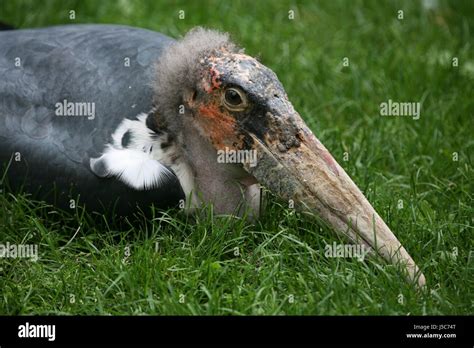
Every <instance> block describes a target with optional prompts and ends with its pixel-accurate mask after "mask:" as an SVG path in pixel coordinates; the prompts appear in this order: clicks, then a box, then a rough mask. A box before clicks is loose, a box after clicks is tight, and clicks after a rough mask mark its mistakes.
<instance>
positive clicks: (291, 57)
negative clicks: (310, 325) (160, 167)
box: [0, 0, 474, 315]
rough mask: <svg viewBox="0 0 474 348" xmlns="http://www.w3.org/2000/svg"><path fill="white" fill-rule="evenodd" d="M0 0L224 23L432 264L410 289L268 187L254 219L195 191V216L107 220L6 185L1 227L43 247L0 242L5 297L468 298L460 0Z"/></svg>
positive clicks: (218, 308) (469, 142)
mask: <svg viewBox="0 0 474 348" xmlns="http://www.w3.org/2000/svg"><path fill="white" fill-rule="evenodd" d="M0 6H1V7H0V9H1V11H0V21H3V22H7V23H11V24H13V25H16V26H18V27H22V28H23V27H25V28H26V27H40V26H47V25H54V24H61V23H88V22H94V23H120V24H127V25H133V26H139V27H145V28H150V29H153V30H156V31H160V32H163V33H165V34H168V35H170V36H174V37H179V36H180V35H183V34H184V33H185V32H186V31H187V30H188V29H189V28H191V27H193V26H196V25H202V26H207V27H212V28H217V29H221V30H224V31H228V32H230V33H231V34H232V36H233V37H234V38H235V39H236V41H238V42H239V43H241V44H242V45H243V46H244V47H246V51H247V53H249V54H252V55H257V56H259V57H260V59H261V61H262V62H263V63H264V64H266V65H267V66H269V67H270V68H272V69H273V70H274V71H275V72H276V73H277V75H278V76H279V78H280V80H281V81H282V83H283V84H284V86H285V87H286V90H287V92H288V94H289V97H290V100H292V102H293V104H294V106H295V108H296V109H297V110H298V111H299V112H300V113H301V115H302V117H303V118H304V119H305V120H306V122H307V123H308V125H309V126H310V127H311V128H312V130H313V131H314V132H315V134H316V135H317V136H318V137H319V139H320V140H321V141H322V142H323V143H324V144H325V145H326V147H327V148H328V149H329V150H330V151H331V152H332V153H333V155H334V156H335V158H336V160H337V161H338V162H339V163H340V164H341V165H342V166H343V167H344V168H345V169H346V171H347V172H348V174H349V175H350V176H351V177H352V178H353V179H354V181H355V182H356V183H357V185H358V186H359V187H360V188H361V189H362V190H363V191H364V192H365V194H366V195H367V197H368V199H369V200H370V202H371V203H372V204H373V205H374V207H375V208H376V210H377V211H378V212H379V213H380V215H381V216H382V218H383V219H384V220H385V221H386V222H387V224H388V225H389V226H390V227H391V229H392V230H393V231H394V232H395V234H396V235H397V236H398V238H399V239H400V240H401V242H402V243H403V245H404V246H405V247H406V249H407V250H408V251H409V253H410V254H411V255H412V256H413V258H414V259H415V260H416V261H417V263H418V264H419V265H420V267H421V268H422V269H423V272H424V274H425V275H426V278H427V282H428V285H427V288H426V289H425V290H423V291H417V290H415V289H414V288H413V287H412V286H410V285H409V284H407V283H406V282H405V281H404V279H403V278H402V276H400V272H399V270H398V269H397V268H396V267H395V266H392V265H388V264H386V263H384V262H382V261H381V260H380V259H377V258H373V259H369V260H366V261H365V262H358V261H356V260H355V259H344V258H326V257H325V256H324V246H325V245H326V244H331V243H333V242H334V241H338V239H337V238H336V237H335V236H334V234H333V233H332V232H331V231H329V230H327V229H326V228H323V227H320V226H319V225H318V224H317V222H315V221H313V220H311V219H310V218H307V217H302V216H299V215H297V214H295V213H293V212H291V211H289V210H287V209H285V207H283V206H281V204H280V203H278V202H277V201H276V200H274V199H272V200H271V201H270V203H269V205H268V209H267V210H266V212H265V213H264V215H263V217H262V219H261V220H259V221H257V222H255V223H252V222H248V221H244V220H241V219H238V218H235V217H215V216H213V214H212V209H210V208H207V209H204V211H203V214H201V215H200V216H199V217H186V216H185V215H183V214H181V213H179V212H176V211H170V212H168V213H167V214H165V215H162V216H159V215H157V217H156V218H155V219H154V220H153V221H145V220H144V218H140V217H138V218H137V219H135V220H133V219H132V220H129V221H128V222H125V223H123V224H121V225H120V224H117V223H116V222H111V221H105V220H103V219H100V217H99V218H95V219H92V218H91V216H89V215H88V214H83V213H82V212H81V210H77V211H75V212H72V213H62V212H57V211H56V210H54V208H52V207H47V206H45V204H44V203H41V202H34V201H31V200H29V199H28V197H26V196H25V195H11V194H10V193H8V192H6V191H5V190H4V191H3V192H2V193H1V194H0V206H1V209H0V242H1V243H6V242H7V241H8V242H10V243H36V244H39V252H40V259H39V260H38V261H37V262H30V261H28V260H24V259H0V277H1V280H0V313H1V314H38V313H40V314H52V313H54V314H119V315H120V314H317V315H323V314H330V315H332V314H357V315H361V314H390V315H394V314H396V315H408V314H409V315H415V314H423V315H424V314H435V315H437V314H473V313H474V291H473V290H474V252H473V250H474V231H473V217H474V208H473V199H472V194H473V182H474V176H473V166H472V161H473V155H472V154H473V151H474V140H473V130H474V98H473V96H474V88H473V86H474V82H473V80H474V54H473V51H474V48H473V43H474V41H473V39H472V35H473V34H474V3H473V2H472V1H469V0H468V1H439V7H438V8H437V9H435V10H430V11H426V10H423V8H422V6H421V4H420V3H419V2H418V1H364V2H362V1H350V2H349V1H333V0H332V1H319V2H314V1H308V2H299V1H274V2H270V1H268V2H266V1H225V2H217V1H210V2H208V3H204V2H201V1H199V2H197V1H196V2H194V1H193V2H191V1H189V2H188V1H177V2H174V1H173V2H172V1H170V2H161V1H147V2H144V1H143V2H142V1H118V2H115V1H110V2H109V1H100V2H99V1H44V2H38V1H18V0H16V1H15V0H13V1H12V0H3V1H2V3H1V5H0ZM400 9H401V10H403V11H404V19H403V20H399V19H397V11H398V10H400ZM69 10H75V11H76V19H75V20H74V21H71V20H69V19H68V13H69ZM179 10H184V11H185V14H186V18H185V19H184V20H179V19H178V11H179ZM289 10H294V11H295V19H294V20H289V19H288V11H289ZM344 57H348V58H349V62H350V66H349V67H343V65H342V59H343V58H344ZM452 57H458V59H459V66H458V67H453V66H452V64H451V59H452ZM0 83H1V81H0ZM388 99H392V100H398V101H421V102H422V103H423V104H422V111H421V117H420V119H419V120H413V119H411V118H407V117H398V118H396V117H392V118H388V117H381V116H379V104H380V103H381V102H383V101H386V100H388ZM453 153H456V154H457V156H458V160H457V161H454V160H453ZM345 154H346V156H347V155H348V160H347V161H345V160H344V155H345ZM400 202H402V204H403V207H400V206H399V204H400ZM78 229H79V231H78ZM76 232H77V233H76ZM73 236H75V237H74V238H72V237H73ZM156 243H158V244H156ZM157 245H158V248H157V247H156V246H157ZM127 248H129V250H130V256H128V258H126V260H125V261H124V256H125V252H126V250H127ZM456 248H457V256H455V255H456V253H453V250H456ZM236 251H238V253H237V252H236ZM402 297H403V301H400V300H401V299H402ZM400 302H401V303H400Z"/></svg>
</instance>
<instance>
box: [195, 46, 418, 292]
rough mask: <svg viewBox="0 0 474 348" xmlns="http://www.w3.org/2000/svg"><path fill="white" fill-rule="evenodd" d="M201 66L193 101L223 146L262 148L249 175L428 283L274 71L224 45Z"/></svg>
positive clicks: (205, 130) (215, 142) (212, 138)
mask: <svg viewBox="0 0 474 348" xmlns="http://www.w3.org/2000/svg"><path fill="white" fill-rule="evenodd" d="M201 65H202V71H201V76H202V79H201V80H200V84H199V86H197V87H196V90H195V91H192V92H191V93H189V95H188V98H187V99H186V103H187V107H188V108H190V109H191V111H192V114H193V117H194V120H195V121H194V122H196V123H197V125H198V128H199V129H201V134H204V135H205V136H207V137H208V139H209V142H210V144H212V147H213V148H214V149H215V150H216V151H218V150H225V149H226V148H227V149H232V150H236V151H239V150H254V151H256V153H257V159H258V160H257V162H256V163H257V164H256V165H250V163H245V162H244V163H242V165H241V166H242V168H243V169H244V170H245V172H246V173H248V176H247V178H246V180H248V181H249V182H252V181H253V180H256V181H258V182H259V183H260V184H262V185H264V186H266V187H267V188H268V189H269V190H270V191H272V192H273V193H274V194H276V195H278V196H279V197H281V198H282V199H285V200H293V201H294V202H295V205H296V206H297V207H298V208H299V209H300V210H302V211H306V212H310V213H314V214H315V215H317V216H318V217H320V218H321V219H322V220H323V221H324V222H326V223H327V224H328V225H329V226H331V227H332V228H333V229H334V230H335V231H337V232H338V233H342V234H343V235H344V236H346V237H347V238H348V239H349V240H350V241H352V242H354V243H359V244H362V245H364V246H365V247H367V248H370V249H371V250H372V251H376V252H377V253H378V254H380V255H381V256H383V257H384V258H385V259H386V260H388V261H389V262H393V263H400V264H401V266H402V267H403V269H404V272H405V273H406V276H407V278H408V279H409V280H410V281H414V282H416V283H417V284H418V285H419V286H423V285H424V284H425V278H424V276H423V274H421V272H420V270H419V269H418V267H417V266H416V264H415V262H414V261H413V260H412V258H411V257H410V255H409V254H408V253H407V251H406V250H405V249H404V248H403V246H402V245H401V244H400V242H399V241H398V240H397V238H396V237H395V235H394V234H393V233H392V232H391V231H390V229H389V228H388V226H387V225H386V224H385V223H384V221H383V220H382V219H381V218H380V216H379V215H378V214H377V213H376V212H375V210H374V209H373V207H372V206H371V204H370V203H369V202H368V201H367V199H366V198H365V197H364V195H363V194H362V193H361V191H360V190H359V189H358V188H357V186H356V185H355V184H354V182H353V181H352V180H351V179H350V177H349V176H348V175H347V174H346V172H345V171H344V169H343V168H342V167H341V166H340V165H339V164H338V163H337V162H336V161H335V160H334V158H333V157H332V155H331V154H330V153H329V152H328V150H327V149H326V148H325V147H324V146H323V145H322V144H321V143H320V141H319V140H318V139H317V138H316V137H315V136H314V134H313V133H312V132H311V130H310V129H309V128H308V127H307V126H306V124H305V123H304V121H303V120H302V118H301V117H300V115H299V114H298V113H297V112H296V111H295V110H294V108H293V106H292V104H291V103H290V101H289V100H288V96H287V94H286V92H285V90H284V88H283V86H282V85H281V83H280V82H279V81H278V78H277V76H276V75H275V73H274V72H273V71H271V70H270V69H268V68H266V67H265V66H263V65H262V64H260V63H259V62H258V61H257V60H255V59H254V58H252V57H249V56H247V55H244V54H240V53H231V52H226V51H225V50H221V51H219V52H216V53H215V55H213V56H210V57H206V58H204V59H202V61H201ZM229 88H234V89H237V90H238V91H239V92H241V96H242V98H241V99H243V100H242V103H241V104H240V105H239V106H238V107H234V106H231V107H229V105H227V104H226V91H227V90H228V89H229Z"/></svg>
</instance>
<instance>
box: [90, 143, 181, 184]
mask: <svg viewBox="0 0 474 348" xmlns="http://www.w3.org/2000/svg"><path fill="white" fill-rule="evenodd" d="M94 161H104V165H105V168H106V170H107V173H108V176H115V177H117V178H118V179H119V180H121V181H123V182H124V183H125V184H127V185H128V186H130V187H133V188H134V189H136V190H147V189H152V188H156V187H159V186H160V185H162V184H163V183H164V182H165V181H166V179H167V178H170V177H171V176H172V175H173V173H171V171H170V170H169V169H168V168H166V167H165V166H164V165H162V164H161V163H160V162H158V161H156V160H154V159H153V158H151V157H150V155H149V154H148V153H145V152H142V151H138V150H135V149H117V148H114V147H111V146H109V147H108V148H107V150H106V151H105V153H104V154H103V155H102V156H101V157H99V158H98V159H94Z"/></svg>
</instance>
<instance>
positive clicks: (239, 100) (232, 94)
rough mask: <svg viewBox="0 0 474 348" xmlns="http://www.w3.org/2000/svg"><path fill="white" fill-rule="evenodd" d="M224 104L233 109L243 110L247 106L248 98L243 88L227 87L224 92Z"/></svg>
mask: <svg viewBox="0 0 474 348" xmlns="http://www.w3.org/2000/svg"><path fill="white" fill-rule="evenodd" d="M224 104H225V106H227V108H229V109H231V110H241V109H244V108H245V107H246V106H247V98H246V97H245V94H244V92H242V91H241V90H239V89H237V88H233V87H231V88H227V89H226V90H225V92H224Z"/></svg>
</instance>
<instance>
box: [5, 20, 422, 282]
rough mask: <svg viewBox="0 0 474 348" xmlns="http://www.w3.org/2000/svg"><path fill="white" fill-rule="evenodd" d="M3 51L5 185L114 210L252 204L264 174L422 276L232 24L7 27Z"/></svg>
mask: <svg viewBox="0 0 474 348" xmlns="http://www.w3.org/2000/svg"><path fill="white" fill-rule="evenodd" d="M0 51H1V52H0V76H1V78H0V98H1V99H0V158H1V161H2V163H3V164H4V167H5V170H6V175H5V179H6V182H8V184H9V185H10V187H12V188H13V189H16V188H18V187H19V186H22V187H23V188H24V189H25V190H26V191H27V192H31V193H35V194H36V195H37V197H40V198H42V199H46V200H52V201H54V202H55V204H57V205H59V206H64V205H67V204H68V203H67V202H69V200H70V198H71V197H73V196H74V195H80V200H81V202H82V203H84V204H85V206H86V207H88V208H89V209H92V210H100V209H103V210H104V209H105V210H106V209H109V208H110V207H111V205H114V207H115V209H116V211H117V213H119V214H126V213H128V212H130V211H133V210H135V209H136V207H137V205H138V206H143V207H146V206H149V205H151V204H154V205H155V206H158V207H169V206H173V205H176V204H177V203H178V202H180V201H183V200H185V202H186V204H185V205H186V207H187V209H189V210H193V209H195V208H196V207H198V206H199V205H201V204H202V203H206V204H208V203H209V204H212V205H213V207H214V210H215V211H216V212H217V213H225V214H241V212H242V207H245V209H248V210H250V211H251V212H254V214H255V215H257V214H258V210H259V203H260V187H259V185H263V186H265V187H266V188H268V189H269V190H270V191H272V192H273V193H274V194H276V195H277V196H279V197H281V198H282V199H284V200H290V199H291V200H293V201H294V202H295V204H296V206H297V207H298V208H299V209H301V210H307V211H310V212H314V213H315V214H316V215H318V216H319V217H320V218H321V219H322V220H323V221H325V222H326V223H328V224H329V225H330V226H332V228H333V229H334V230H335V231H337V232H340V233H342V234H343V235H345V236H346V237H347V238H348V239H349V240H350V241H352V242H354V243H359V244H362V245H364V246H366V247H367V248H372V249H371V250H376V252H378V253H379V254H380V255H382V256H383V257H384V258H385V259H387V260H389V261H390V262H401V263H402V264H403V265H404V270H405V273H406V275H407V277H408V278H409V279H410V280H411V281H414V282H416V283H417V284H418V285H420V286H423V285H424V284H425V278H424V276H423V274H422V273H421V272H420V270H419V269H418V267H417V266H416V264H415V262H414V261H413V260H412V258H411V257H410V255H409V254H408V253H407V251H406V250H405V248H404V247H403V246H402V245H401V244H400V242H399V241H398V240H397V238H396V237H395V235H394V234H393V233H392V232H391V231H390V229H389V228H388V227H387V225H386V224H385V223H384V221H383V220H382V219H381V218H380V216H379V215H378V214H377V213H376V212H375V210H374V209H373V207H372V206H371V204H370V203H369V202H368V201H367V199H366V198H365V197H364V195H363V194H362V193H361V191H360V190H359V189H358V188H357V186H356V185H355V184H354V182H353V181H352V180H351V179H350V177H349V176H348V175H347V174H346V172H345V171H344V169H343V168H341V166H340V165H339V164H338V163H337V162H336V161H335V160H334V158H333V157H332V156H331V154H330V153H329V152H328V150H327V149H326V148H325V147H324V146H323V145H322V144H321V142H320V141H319V140H318V139H317V138H316V137H315V136H314V134H313V133H312V132H311V130H310V129H309V128H308V127H307V126H306V124H305V123H304V121H303V120H302V118H301V117H300V115H299V114H298V113H297V112H296V111H295V110H294V108H293V106H292V104H291V103H290V101H289V100H288V97H287V94H286V93H285V90H284V88H283V86H282V85H281V83H280V82H279V81H278V78H277V76H276V75H275V73H274V72H273V71H272V70H270V69H268V68H267V67H265V66H264V65H262V64H261V63H260V62H259V61H257V60H256V59H254V58H252V57H250V56H248V55H246V54H244V53H243V50H242V49H240V48H239V47H238V46H236V45H235V44H234V43H233V42H232V41H231V40H230V39H229V36H228V35H227V34H223V33H219V32H216V31H212V30H206V29H202V28H196V29H194V30H191V31H190V32H189V33H188V34H187V35H186V36H185V37H184V38H182V39H181V40H179V41H175V40H173V39H171V38H169V37H166V36H164V35H162V34H159V33H156V32H153V31H149V30H143V29H136V28H130V27H124V26H115V25H71V26H58V27H51V28H45V29H34V30H7V31H2V32H0ZM239 154H244V155H247V156H240V157H239ZM252 154H253V155H254V158H253V160H249V159H251V158H252ZM220 156H221V157H222V156H223V157H222V158H224V160H219V157H220ZM222 162H224V163H222ZM229 162H231V163H229Z"/></svg>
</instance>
